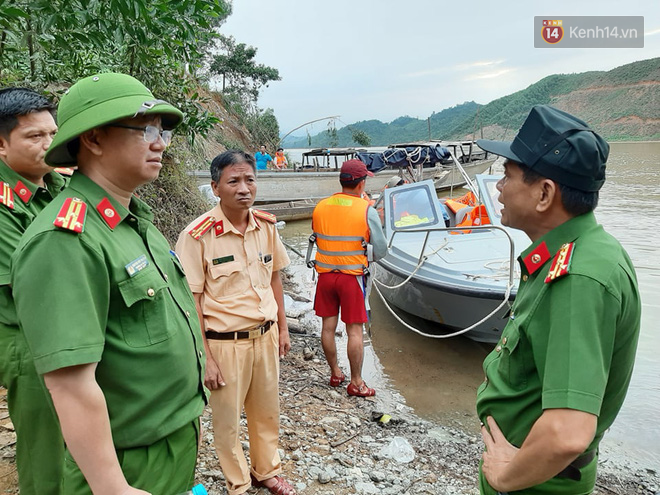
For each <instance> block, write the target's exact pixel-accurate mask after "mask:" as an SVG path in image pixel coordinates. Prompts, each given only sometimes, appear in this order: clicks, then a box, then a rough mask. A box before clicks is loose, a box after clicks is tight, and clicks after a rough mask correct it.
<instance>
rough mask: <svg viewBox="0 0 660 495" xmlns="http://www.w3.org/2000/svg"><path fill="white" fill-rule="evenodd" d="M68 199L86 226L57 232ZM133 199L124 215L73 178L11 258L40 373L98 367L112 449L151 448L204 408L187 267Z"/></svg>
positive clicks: (18, 298)
mask: <svg viewBox="0 0 660 495" xmlns="http://www.w3.org/2000/svg"><path fill="white" fill-rule="evenodd" d="M67 198H79V199H81V200H82V201H84V202H85V204H86V205H87V211H86V220H83V219H82V218H81V219H80V220H82V222H83V223H84V230H83V232H82V233H76V232H74V231H72V230H67V229H64V228H59V227H56V226H55V225H54V224H53V221H55V219H56V218H58V217H61V215H62V212H63V211H62V210H63V204H64V203H65V201H66V199H67ZM151 220H152V214H151V211H150V209H149V207H148V206H147V205H146V204H145V203H143V202H142V201H140V200H139V199H137V198H135V197H134V198H133V199H132V200H131V203H130V211H129V210H127V209H126V208H124V207H123V206H122V205H120V204H119V203H118V202H117V201H115V200H114V199H113V198H112V197H110V196H109V195H108V194H107V193H106V192H105V191H104V190H103V189H102V188H101V187H99V186H98V185H97V184H95V183H94V182H92V181H91V180H90V179H89V178H87V177H86V176H84V175H82V174H80V173H75V174H74V175H73V177H72V178H71V182H70V184H69V187H68V188H67V189H65V190H64V191H63V192H62V194H60V195H59V196H58V197H57V198H56V199H55V200H54V201H53V202H52V203H51V204H50V205H48V207H46V209H44V211H43V212H42V214H41V215H40V216H39V217H37V219H36V220H35V221H34V222H33V223H32V225H31V226H30V227H29V228H28V230H27V232H26V233H25V235H24V236H23V239H22V240H21V243H20V245H19V247H18V249H17V250H16V253H15V254H14V256H13V257H12V260H11V281H12V284H13V287H14V296H15V300H16V308H17V313H18V317H19V320H20V321H21V325H22V328H23V330H24V332H25V335H26V338H27V340H28V343H29V345H30V349H31V350H32V354H33V356H34V362H35V366H36V368H37V371H38V372H39V373H42V374H44V373H48V372H50V371H53V370H56V369H59V368H64V367H68V366H75V365H80V364H88V363H98V367H97V370H96V380H97V382H98V383H99V385H100V387H101V389H102V390H103V393H104V394H105V398H106V402H107V407H108V412H109V415H110V424H111V427H112V436H113V439H114V443H115V446H116V447H117V448H130V447H135V446H141V445H149V444H152V443H154V442H156V441H158V440H159V439H161V438H163V437H165V436H166V435H168V434H170V433H172V432H174V431H175V430H177V429H179V428H181V427H183V426H184V425H186V424H188V423H190V422H191V421H192V420H193V419H194V418H196V417H198V416H199V415H200V414H201V413H202V410H203V407H204V402H205V399H204V388H203V380H204V351H203V342H202V337H201V333H200V326H199V322H198V319H197V313H196V311H195V302H194V300H193V297H192V294H191V292H190V290H189V289H188V284H187V282H186V279H185V276H184V273H183V269H182V268H181V265H180V264H179V261H178V260H177V258H176V256H175V255H174V254H173V253H172V252H171V251H170V248H169V245H168V243H167V241H166V240H165V238H164V237H163V236H162V234H161V233H160V232H159V231H158V230H157V229H156V227H154V225H153V224H152V222H151Z"/></svg>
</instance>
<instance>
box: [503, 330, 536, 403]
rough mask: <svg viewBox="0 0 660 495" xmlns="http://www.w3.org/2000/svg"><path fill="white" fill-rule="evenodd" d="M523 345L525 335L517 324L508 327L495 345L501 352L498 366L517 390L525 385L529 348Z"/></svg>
mask: <svg viewBox="0 0 660 495" xmlns="http://www.w3.org/2000/svg"><path fill="white" fill-rule="evenodd" d="M525 347H526V346H525V337H524V335H522V334H521V331H520V328H518V327H517V326H516V327H513V328H511V329H508V331H507V332H505V335H504V336H503V337H502V338H501V339H500V342H499V343H498V344H497V347H495V349H496V350H497V349H498V348H499V349H500V351H499V352H500V353H501V356H500V363H499V366H500V372H501V374H502V376H503V377H505V379H506V380H508V383H509V385H510V386H511V387H512V388H514V389H517V390H519V389H521V388H524V387H526V386H527V373H528V370H529V366H528V361H529V360H530V359H531V355H530V353H531V350H530V349H525Z"/></svg>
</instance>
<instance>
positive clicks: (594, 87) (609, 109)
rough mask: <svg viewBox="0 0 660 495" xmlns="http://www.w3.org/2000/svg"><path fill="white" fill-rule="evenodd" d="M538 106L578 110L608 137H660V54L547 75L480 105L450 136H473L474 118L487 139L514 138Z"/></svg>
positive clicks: (653, 138)
mask: <svg viewBox="0 0 660 495" xmlns="http://www.w3.org/2000/svg"><path fill="white" fill-rule="evenodd" d="M537 104H548V105H552V106H555V107H557V108H559V109H561V110H565V111H567V112H569V113H572V114H574V115H575V116H577V117H579V118H581V119H583V120H584V121H586V122H587V123H589V124H590V125H591V126H592V127H593V128H594V129H595V130H596V131H598V132H599V133H600V134H601V135H602V136H603V137H605V138H606V139H608V140H613V141H616V140H657V139H660V119H659V118H658V116H659V115H660V58H655V59H650V60H642V61H639V62H633V63H632V64H627V65H623V66H621V67H617V68H615V69H612V70H611V71H607V72H585V73H582V74H557V75H552V76H548V77H546V78H544V79H542V80H541V81H539V82H537V83H535V84H532V85H531V86H529V87H528V88H526V89H524V90H522V91H518V92H517V93H513V94H511V95H508V96H505V97H503V98H499V99H497V100H495V101H492V102H491V103H489V104H487V105H484V106H481V107H480V108H479V114H478V116H477V114H474V115H473V116H471V117H470V118H468V119H466V120H464V121H463V122H460V123H457V125H456V127H455V128H454V129H453V131H452V133H451V134H452V137H456V138H458V137H461V138H468V137H471V136H472V130H473V128H474V122H475V120H476V121H478V122H480V123H481V125H482V127H483V129H484V131H483V134H484V137H486V138H490V139H504V138H505V137H506V138H510V137H511V136H512V135H513V134H514V133H515V131H516V130H517V129H518V128H519V127H520V125H521V124H522V122H523V121H524V119H525V117H526V115H527V113H528V112H529V109H530V108H531V107H532V106H533V105H537Z"/></svg>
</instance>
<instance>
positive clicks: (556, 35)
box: [541, 19, 564, 45]
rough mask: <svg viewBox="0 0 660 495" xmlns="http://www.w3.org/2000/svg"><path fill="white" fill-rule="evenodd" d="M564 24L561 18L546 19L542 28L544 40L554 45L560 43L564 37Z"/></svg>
mask: <svg viewBox="0 0 660 495" xmlns="http://www.w3.org/2000/svg"><path fill="white" fill-rule="evenodd" d="M562 24H563V23H562V21H561V20H553V19H548V20H544V21H543V27H542V28H541V36H543V41H545V42H546V43H550V44H552V45H554V44H556V43H559V42H560V41H561V39H562V38H563V37H564V28H563V27H562Z"/></svg>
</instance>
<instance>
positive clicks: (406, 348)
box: [282, 142, 660, 470]
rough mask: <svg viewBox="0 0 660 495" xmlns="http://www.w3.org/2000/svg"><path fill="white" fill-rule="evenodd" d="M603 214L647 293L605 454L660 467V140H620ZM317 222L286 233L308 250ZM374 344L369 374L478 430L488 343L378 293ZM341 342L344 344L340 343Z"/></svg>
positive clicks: (433, 416) (424, 412) (430, 410)
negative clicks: (393, 307)
mask: <svg viewBox="0 0 660 495" xmlns="http://www.w3.org/2000/svg"><path fill="white" fill-rule="evenodd" d="M596 218H597V219H598V221H599V222H600V223H601V224H603V226H604V227H605V229H606V230H607V231H609V232H610V233H611V234H613V235H614V236H615V237H616V238H617V239H619V241H620V242H621V244H623V246H624V247H625V249H626V250H627V251H628V253H629V254H630V257H631V259H632V261H633V263H634V265H635V268H636V270H637V277H638V280H639V286H640V291H641V294H642V329H641V335H640V341H639V348H638V351H637V359H636V363H635V371H634V373H633V378H632V382H631V384H630V389H629V391H628V396H627V398H626V402H625V404H624V406H623V408H622V410H621V412H620V413H619V416H618V417H617V419H616V421H615V423H614V425H613V426H612V428H611V429H610V431H609V432H608V433H607V434H606V435H605V439H604V440H603V442H602V443H601V452H602V455H601V459H602V460H603V459H607V458H611V459H613V462H617V463H620V464H622V465H630V466H631V467H637V468H648V469H654V470H657V469H658V467H659V466H660V428H658V427H657V421H658V418H660V359H658V356H659V355H660V333H659V332H658V331H657V325H658V322H660V229H659V228H658V227H657V226H656V222H658V221H659V219H660V142H654V143H615V144H613V145H612V149H611V153H610V159H609V162H608V165H607V181H606V183H605V185H604V186H603V189H602V191H601V196H600V204H599V206H598V208H597V209H596ZM309 233H310V222H309V221H303V222H295V223H290V224H288V225H287V226H286V228H285V229H284V230H283V231H282V234H283V237H284V239H285V240H286V241H287V242H289V243H290V244H292V245H294V246H296V247H298V248H299V249H300V250H301V251H302V250H304V249H306V242H307V237H308V236H309ZM371 305H372V322H371V332H370V333H371V340H372V348H371V349H367V353H366V355H365V373H364V375H365V379H367V380H371V381H370V383H371V382H376V383H377V382H378V381H380V380H382V378H380V377H378V376H376V375H379V374H381V372H382V373H384V374H385V376H386V377H385V379H386V380H388V381H389V382H390V384H391V385H392V386H393V387H394V388H396V389H397V390H398V391H399V392H400V394H401V395H402V396H403V397H404V398H405V399H406V403H407V404H408V405H409V406H410V407H412V408H413V409H414V410H415V412H416V413H417V414H418V415H420V416H422V417H425V418H427V419H429V420H434V421H439V422H443V423H447V424H452V425H454V426H457V427H459V428H463V429H466V430H469V431H472V432H476V431H478V420H477V418H476V413H475V410H474V405H475V395H476V389H477V387H478V386H479V384H480V383H481V382H482V380H483V372H482V369H481V363H482V361H483V359H484V357H485V356H486V354H488V352H490V348H489V347H488V346H487V345H484V344H479V343H476V342H473V341H471V340H469V339H465V338H462V337H459V338H456V339H450V340H438V339H428V338H424V337H421V336H419V335H417V334H415V333H413V332H411V331H409V330H407V329H406V328H404V327H403V326H402V325H400V324H399V323H398V322H397V321H396V320H395V319H394V318H393V317H392V316H391V315H390V314H389V312H388V311H387V309H386V308H385V307H384V306H383V304H382V302H381V301H380V300H379V297H378V295H377V294H376V292H375V291H373V293H372V296H371ZM339 348H341V346H340V347H339Z"/></svg>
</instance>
